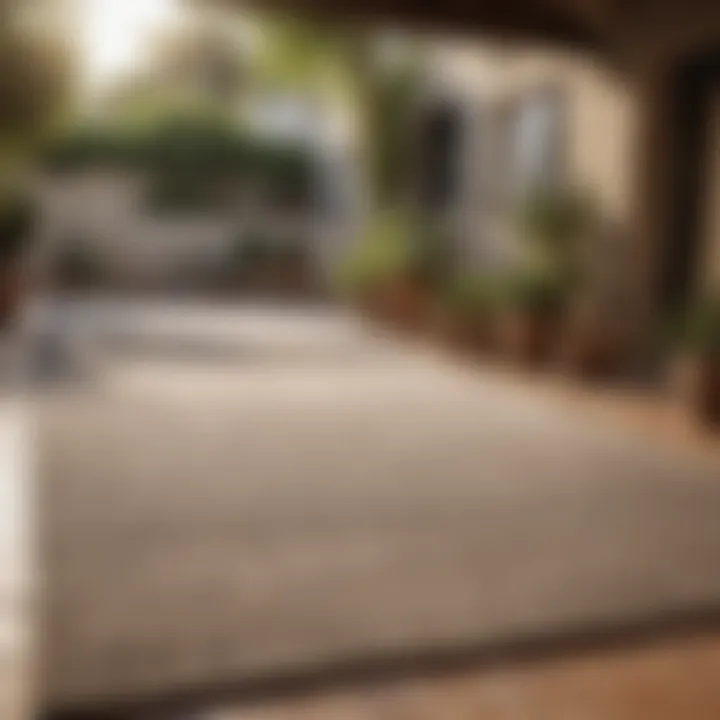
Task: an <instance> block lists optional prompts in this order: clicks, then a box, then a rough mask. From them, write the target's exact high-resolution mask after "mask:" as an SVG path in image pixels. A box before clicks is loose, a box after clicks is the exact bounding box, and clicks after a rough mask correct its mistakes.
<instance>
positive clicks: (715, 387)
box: [671, 355, 720, 427]
mask: <svg viewBox="0 0 720 720" xmlns="http://www.w3.org/2000/svg"><path fill="white" fill-rule="evenodd" d="M671 382H672V384H673V389H674V391H675V393H676V394H677V395H678V396H679V397H680V399H681V401H682V402H683V403H684V404H685V405H686V406H687V407H689V408H690V410H691V411H692V412H693V414H694V415H695V416H696V417H697V418H698V419H699V420H700V421H701V422H703V423H705V424H708V425H712V426H715V427H720V356H716V357H702V356H699V355H684V356H681V357H679V358H676V360H675V361H674V363H673V367H672V376H671Z"/></svg>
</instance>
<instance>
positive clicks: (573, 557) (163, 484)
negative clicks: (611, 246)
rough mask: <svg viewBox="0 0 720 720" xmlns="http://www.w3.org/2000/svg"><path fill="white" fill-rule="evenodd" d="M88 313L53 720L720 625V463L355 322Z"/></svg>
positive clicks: (49, 451) (51, 569)
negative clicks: (255, 684)
mask: <svg viewBox="0 0 720 720" xmlns="http://www.w3.org/2000/svg"><path fill="white" fill-rule="evenodd" d="M106 311H107V312H108V313H110V310H107V309H106ZM113 313H114V314H113ZM81 314H82V313H81V312H80V310H78V308H75V309H73V310H72V311H71V312H69V313H68V315H67V317H66V321H67V323H66V325H65V327H66V329H67V327H75V328H81V329H82V331H81V332H80V331H78V333H77V335H78V337H79V336H80V335H82V336H83V337H82V339H83V341H84V342H85V346H84V347H85V348H86V354H87V355H88V356H92V363H90V366H91V368H92V369H91V370H88V377H87V378H86V379H85V380H84V381H83V382H80V383H77V384H75V385H73V386H72V387H69V388H63V389H57V390H56V391H55V392H52V393H48V394H47V395H46V397H45V398H44V400H43V403H42V412H41V427H40V431H41V432H40V438H41V443H42V445H41V460H42V483H43V488H42V489H43V492H44V495H43V509H44V513H45V517H44V519H43V521H44V522H43V526H44V527H45V528H46V535H45V538H44V549H45V553H44V557H45V561H46V598H47V607H46V634H47V645H46V648H45V650H46V653H45V654H46V657H45V663H46V670H47V673H46V680H47V683H46V687H45V695H46V697H45V702H46V704H47V705H49V706H50V707H54V708H60V707H81V706H91V705H92V704H94V703H98V704H102V703H105V702H112V701H116V700H119V699H122V700H124V701H127V700H128V699H140V698H142V697H150V696H155V695H172V694H173V693H174V692H176V691H186V690H188V689H191V688H200V687H205V686H213V685H218V686H220V685H224V684H228V683H235V682H239V683H240V682H242V681H251V680H252V681H254V680H258V681H260V680H262V679H264V678H272V677H277V678H282V677H293V676H297V675H300V676H302V675H303V674H313V673H318V674H322V673H323V672H324V671H326V670H329V669H331V668H337V667H338V666H339V665H340V666H344V667H347V668H352V667H367V666H370V665H372V663H373V662H374V661H375V660H378V659H380V660H383V661H387V659H388V658H390V659H392V658H396V659H398V661H401V660H402V659H403V658H405V659H407V658H412V657H419V656H426V657H429V656H431V655H432V654H433V653H435V652H436V651H442V652H445V653H448V652H450V651H453V650H455V649H460V650H462V649H468V650H469V649H472V648H479V649H482V648H487V649H488V650H490V649H493V648H495V649H501V648H503V647H506V646H511V645H517V644H523V643H528V644H534V643H539V644H543V643H545V642H554V641H556V640H559V639H562V638H568V637H580V636H584V635H587V636H594V635H597V634H602V633H603V632H604V631H615V630H617V629H622V628H626V629H629V628H631V627H636V626H639V625H643V626H645V625H649V624H652V623H654V622H658V623H664V622H666V621H673V622H674V621H675V620H677V619H678V618H685V617H687V618H689V619H691V618H694V617H696V616H697V617H708V616H711V615H714V614H715V611H716V610H720V573H718V567H720V523H718V522H717V520H718V518H719V517H720V483H718V479H720V462H718V461H717V459H716V458H713V456H712V453H686V452H683V451H681V450H679V449H675V448H673V447H672V446H670V445H667V444H666V445H664V446H663V445H661V444H659V443H657V442H656V441H653V440H652V439H651V438H650V437H649V436H645V435H643V434H637V435H635V434H632V433H628V432H627V430H626V429H625V428H624V427H622V426H620V425H617V426H616V425H614V424H613V423H607V422H601V421H599V420H598V419H597V418H596V417H594V416H593V415H592V414H588V413H587V412H584V411H583V410H582V408H581V407H580V406H576V405H573V404H568V403H566V402H563V401H561V400H558V399H555V400H554V399H553V398H552V397H548V396H546V394H544V393H537V392H529V391H528V390H527V388H525V387H524V386H523V384H522V383H516V382H514V381H512V380H511V379H508V378H503V377H501V376H500V375H498V374H497V373H496V372H483V371H482V370H475V369H473V371H469V369H467V368H464V367H461V366H460V365H457V364H455V363H453V362H451V361H449V360H447V359H444V358H441V357H437V356H435V355H433V354H430V353H426V352H419V351H418V350H417V349H410V348H407V347H404V346H402V345H398V344H397V343H395V342H392V341H390V340H388V339H386V338H381V337H376V336H374V335H371V334H370V333H368V331H367V330H366V329H364V328H363V327H362V326H360V325H358V324H357V323H356V322H355V321H354V320H353V319H352V318H349V317H344V316H342V315H336V314H331V313H329V314H324V313H321V312H318V311H315V312H313V313H311V312H308V313H302V312H300V311H298V312H296V313H294V314H288V313H284V312H282V311H280V310H278V311H272V310H259V309H246V310H233V309H229V308H222V309H217V308H215V309H214V308H184V309H183V308H175V309H173V308H170V307H167V308H165V307H162V308H161V307H155V306H153V307H142V306H140V305H137V306H134V308H133V309H132V310H128V309H127V308H122V307H119V308H117V307H116V308H112V312H111V313H110V314H106V315H105V320H107V318H109V317H110V316H111V315H112V317H113V322H112V324H113V326H114V327H115V329H117V328H122V333H120V334H121V335H122V337H121V338H118V337H117V336H116V337H114V338H113V343H112V346H110V345H108V342H106V341H105V340H107V338H106V339H105V340H104V341H103V342H100V341H99V340H98V338H99V337H100V335H101V334H102V333H101V331H100V330H99V328H100V327H104V326H107V323H106V322H103V321H102V318H100V319H98V317H95V319H94V320H91V319H88V318H81V317H80V315H81ZM100 315H102V313H100ZM93 323H95V324H93Z"/></svg>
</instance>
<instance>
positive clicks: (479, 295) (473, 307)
mask: <svg viewBox="0 0 720 720" xmlns="http://www.w3.org/2000/svg"><path fill="white" fill-rule="evenodd" d="M441 302H442V304H443V305H444V306H445V307H446V308H447V309H448V310H449V311H450V312H451V313H453V314H454V315H457V316H459V317H464V318H490V317H491V316H492V315H493V314H494V313H495V312H496V310H497V309H498V305H499V302H500V286H499V283H498V280H497V278H495V277H491V276H489V275H484V274H474V275H465V276H461V277H459V278H456V279H455V280H454V281H453V282H451V283H450V284H449V285H448V286H446V289H445V292H444V293H443V294H442V298H441Z"/></svg>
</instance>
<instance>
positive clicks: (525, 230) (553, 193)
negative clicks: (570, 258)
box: [517, 188, 595, 254]
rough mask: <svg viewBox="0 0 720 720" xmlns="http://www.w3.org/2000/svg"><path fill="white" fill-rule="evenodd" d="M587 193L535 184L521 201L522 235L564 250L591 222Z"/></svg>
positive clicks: (551, 249) (550, 248)
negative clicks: (535, 186) (538, 186)
mask: <svg viewBox="0 0 720 720" xmlns="http://www.w3.org/2000/svg"><path fill="white" fill-rule="evenodd" d="M594 218H595V212H594V209H593V207H592V203H591V202H590V199H589V197H587V196H585V195H583V194H581V193H579V192H572V191H569V190H568V191H560V190H552V189H548V188H538V189H535V190H533V191H532V192H530V193H529V194H528V195H527V196H526V197H525V199H524V201H523V202H522V203H521V204H520V208H519V210H518V216H517V220H518V225H519V227H520V231H521V234H522V236H523V237H524V238H525V239H526V240H528V241H530V242H533V243H537V244H539V245H541V246H542V247H543V248H544V249H545V250H546V251H548V252H551V253H554V254H555V253H557V254H566V253H569V252H572V251H573V250H574V245H575V243H576V242H577V241H579V240H580V239H582V238H583V236H584V235H585V234H586V233H587V232H588V231H589V230H590V228H591V227H592V225H593V224H594Z"/></svg>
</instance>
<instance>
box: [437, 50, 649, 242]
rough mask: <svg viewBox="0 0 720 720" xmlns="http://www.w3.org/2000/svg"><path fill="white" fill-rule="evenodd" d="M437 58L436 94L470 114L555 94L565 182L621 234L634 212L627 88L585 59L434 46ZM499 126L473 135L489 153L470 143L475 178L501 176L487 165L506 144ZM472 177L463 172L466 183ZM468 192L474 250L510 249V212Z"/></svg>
mask: <svg viewBox="0 0 720 720" xmlns="http://www.w3.org/2000/svg"><path fill="white" fill-rule="evenodd" d="M434 52H435V55H434V66H435V67H436V68H437V78H438V79H437V80H436V83H437V86H438V87H440V88H443V92H445V93H454V94H455V96H456V97H457V98H459V99H460V100H461V102H464V103H466V104H468V105H469V106H471V107H472V106H474V107H476V108H484V110H485V111H488V110H489V111H490V112H492V109H493V108H500V107H502V106H503V104H510V103H512V102H514V101H517V100H521V99H522V98H523V97H526V96H527V95H528V94H530V93H533V92H535V91H537V90H541V89H545V88H548V89H553V90H554V91H557V92H558V93H559V95H560V97H561V100H560V102H561V108H562V112H563V114H564V118H563V120H562V125H563V128H562V132H561V135H562V142H561V152H562V154H563V165H564V173H563V174H564V176H565V177H566V178H567V179H568V180H569V182H570V183H571V184H572V185H576V186H578V187H582V188H584V189H585V188H586V189H587V190H588V192H590V193H592V195H593V197H594V199H595V201H596V202H597V203H598V206H599V208H600V210H601V212H602V215H603V218H604V219H605V220H606V221H607V222H608V223H609V224H611V225H612V226H613V227H616V228H620V230H621V234H622V230H623V229H624V228H625V227H626V225H627V223H628V220H629V214H630V213H631V212H632V196H633V189H634V188H633V185H634V182H635V177H634V171H635V160H636V158H635V155H634V148H635V125H636V108H635V105H634V101H633V96H632V91H631V88H630V87H628V85H627V84H625V83H624V82H623V80H622V79H621V78H620V77H618V76H616V75H614V74H613V72H612V71H611V70H608V69H607V68H603V67H601V66H599V65H595V64H593V63H592V62H591V61H590V60H589V59H587V58H585V57H582V56H579V55H573V54H569V53H562V52H551V51H546V50H532V49H526V50H521V49H518V48H517V47H514V48H507V49H504V48H501V47H494V46H492V45H480V44H477V43H475V44H472V45H467V46H462V45H457V44H452V45H446V46H439V47H437V48H436V49H435V51H434ZM501 125H502V120H500V121H498V122H496V128H495V130H494V131H493V132H492V135H491V136H490V137H488V128H487V125H486V124H482V123H478V125H477V127H476V128H475V129H476V130H477V132H480V133H484V134H485V148H486V150H485V153H480V152H478V151H477V146H478V143H476V142H473V141H472V138H470V147H471V148H474V151H473V152H472V153H470V154H469V157H470V160H468V159H467V158H466V163H467V162H469V163H471V164H472V165H473V166H474V173H475V174H477V173H480V172H488V171H490V173H491V174H492V173H496V174H499V173H502V172H503V171H504V170H506V168H505V167H503V161H502V159H500V160H498V159H495V160H492V158H491V156H492V155H497V150H498V145H499V144H500V143H501V142H502V141H503V140H502V138H501V137H500V133H501V132H502V127H497V126H501ZM472 126H473V124H472V123H471V127H472ZM488 164H490V168H488V167H487V166H488ZM493 164H494V165H493ZM482 165H485V167H484V168H482V169H481V166H482ZM472 175H473V172H472V171H471V172H469V173H467V171H466V178H468V177H470V178H472ZM465 187H466V194H465V197H464V198H463V200H462V202H461V216H462V217H463V218H464V222H462V221H461V223H462V225H463V227H464V228H465V229H466V231H467V232H468V233H469V234H470V235H472V236H473V239H472V240H471V243H473V244H478V243H480V244H485V245H486V244H488V243H490V244H492V243H499V244H507V243H508V242H510V241H511V240H510V237H509V236H510V235H511V234H512V233H511V230H510V228H509V227H508V218H507V215H508V211H507V208H503V209H502V210H498V209H497V208H487V206H486V205H485V203H484V201H483V199H482V197H480V195H479V193H480V194H481V193H482V192H483V187H482V183H477V182H472V181H468V182H466V185H465ZM627 242H629V240H628V241H627Z"/></svg>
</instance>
